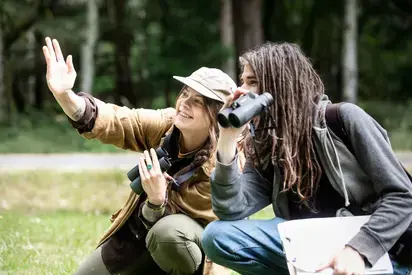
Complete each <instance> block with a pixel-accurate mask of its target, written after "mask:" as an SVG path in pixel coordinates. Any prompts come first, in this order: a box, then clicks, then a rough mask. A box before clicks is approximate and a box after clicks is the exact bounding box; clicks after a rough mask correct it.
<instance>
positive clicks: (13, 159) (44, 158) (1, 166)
mask: <svg viewBox="0 0 412 275" xmlns="http://www.w3.org/2000/svg"><path fill="white" fill-rule="evenodd" d="M397 155H398V157H399V159H400V160H401V162H402V163H403V164H404V165H405V166H407V167H412V152H398V153H397ZM138 157H139V154H137V153H126V154H81V153H76V154H10V155H1V154H0V170H2V171H7V170H34V169H58V170H69V171H73V170H81V169H85V170H101V169H122V170H129V169H131V168H132V167H134V166H135V165H136V164H137V160H138Z"/></svg>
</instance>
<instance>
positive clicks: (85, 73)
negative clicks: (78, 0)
mask: <svg viewBox="0 0 412 275" xmlns="http://www.w3.org/2000/svg"><path fill="white" fill-rule="evenodd" d="M98 36H99V11H98V4H97V0H89V1H88V2H87V32H86V37H85V39H86V42H85V43H84V44H83V46H82V52H81V53H82V59H81V60H82V64H81V84H80V87H81V90H82V91H83V92H87V93H92V90H93V80H94V71H95V69H94V63H95V62H94V49H95V47H96V42H97V39H98Z"/></svg>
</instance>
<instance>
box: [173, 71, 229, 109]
mask: <svg viewBox="0 0 412 275" xmlns="http://www.w3.org/2000/svg"><path fill="white" fill-rule="evenodd" d="M173 78H174V79H176V80H178V81H180V82H182V83H183V84H185V85H187V86H189V87H190V88H192V89H193V90H195V91H196V92H198V93H199V94H201V95H203V96H205V97H208V98H211V99H214V100H217V101H219V102H222V103H224V101H223V100H222V99H221V98H220V97H218V96H217V95H216V94H215V93H213V92H212V91H211V90H209V89H208V88H206V87H205V86H203V85H202V84H200V83H199V82H196V81H194V80H192V79H190V78H188V77H181V76H173Z"/></svg>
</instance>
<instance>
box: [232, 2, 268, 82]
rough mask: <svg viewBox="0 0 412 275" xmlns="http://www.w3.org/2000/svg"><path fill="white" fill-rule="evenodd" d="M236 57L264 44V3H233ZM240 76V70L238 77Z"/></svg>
mask: <svg viewBox="0 0 412 275" xmlns="http://www.w3.org/2000/svg"><path fill="white" fill-rule="evenodd" d="M233 14H234V15H236V16H234V17H233V20H234V29H235V44H236V56H240V55H242V53H243V52H245V51H247V50H250V49H253V48H254V47H256V46H258V45H260V44H262V43H263V41H264V38H263V28H262V1H261V0H235V1H233ZM239 74H240V71H239V69H238V71H237V75H239Z"/></svg>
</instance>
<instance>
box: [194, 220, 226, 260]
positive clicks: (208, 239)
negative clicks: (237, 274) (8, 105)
mask: <svg viewBox="0 0 412 275" xmlns="http://www.w3.org/2000/svg"><path fill="white" fill-rule="evenodd" d="M232 231H233V227H232V226H231V225H230V223H229V222H224V221H214V222H212V223H210V224H208V225H207V226H206V228H205V230H204V231H203V234H202V247H203V251H204V252H205V254H206V256H207V257H208V258H209V259H210V260H212V261H213V262H215V263H217V264H221V265H223V264H225V260H226V259H228V257H230V254H231V252H230V239H231V234H232V233H231V232H232Z"/></svg>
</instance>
